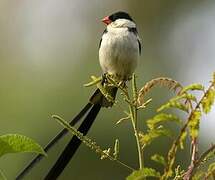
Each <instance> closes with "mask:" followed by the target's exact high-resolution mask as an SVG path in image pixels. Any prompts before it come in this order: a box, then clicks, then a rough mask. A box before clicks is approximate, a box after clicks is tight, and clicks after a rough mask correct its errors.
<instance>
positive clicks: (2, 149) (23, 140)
mask: <svg viewBox="0 0 215 180" xmlns="http://www.w3.org/2000/svg"><path fill="white" fill-rule="evenodd" d="M19 152H35V153H38V154H43V155H46V153H45V152H44V150H43V148H42V147H41V146H40V145H39V144H37V143H36V142H35V141H34V140H32V139H30V138H28V137H26V136H23V135H19V134H6V135H2V136H0V157H1V156H3V155H4V154H7V153H19Z"/></svg>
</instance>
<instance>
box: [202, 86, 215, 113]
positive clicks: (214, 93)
mask: <svg viewBox="0 0 215 180" xmlns="http://www.w3.org/2000/svg"><path fill="white" fill-rule="evenodd" d="M214 101H215V88H211V89H210V90H209V91H207V93H206V94H205V96H204V98H203V100H202V102H201V105H202V108H203V111H204V113H206V114H207V113H209V112H210V110H211V107H212V105H213V104H214Z"/></svg>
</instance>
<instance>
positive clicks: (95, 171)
mask: <svg viewBox="0 0 215 180" xmlns="http://www.w3.org/2000/svg"><path fill="white" fill-rule="evenodd" d="M118 10H124V11H127V12H129V13H130V14H131V15H132V17H133V18H134V19H135V21H136V23H137V25H138V30H139V34H140V37H141V38H142V41H143V53H142V57H141V59H140V64H139V66H138V69H137V72H136V73H137V75H138V86H139V87H141V85H143V84H144V83H145V82H146V81H148V80H150V79H152V78H155V77H159V76H168V77H171V78H173V79H176V80H178V81H179V82H181V83H182V84H183V85H188V84H189V83H194V82H197V83H202V84H204V85H208V84H209V80H210V78H211V76H212V72H213V71H214V70H215V18H214V17H215V1H213V0H206V1H201V0H188V1H187V0H181V1H177V0H163V1H156V0H151V1H147V0H142V1H138V0H117V1H115V0H109V1H104V0H90V1H84V0H37V1H35V0H19V1H17V0H0V134H5V133H19V134H23V135H27V136H29V137H31V138H33V139H35V140H36V141H37V142H39V143H40V144H41V145H45V144H46V143H47V142H48V141H49V139H50V138H51V137H53V135H55V134H56V133H57V132H58V131H59V130H60V129H61V127H60V125H59V124H58V123H57V122H56V121H54V120H52V119H51V117H50V116H51V115H52V114H58V115H61V116H62V117H64V118H65V119H67V120H69V119H71V118H72V117H73V116H74V115H75V114H76V113H77V112H78V111H79V110H80V109H81V107H82V106H83V105H84V104H85V103H86V101H87V99H88V97H89V96H90V93H91V91H92V90H93V89H92V88H84V87H83V84H84V83H86V82H88V81H89V79H90V78H89V77H90V75H100V74H101V70H100V67H99V63H98V43H99V40H100V37H101V34H102V32H103V29H104V28H105V27H104V24H102V23H101V18H103V17H104V16H105V15H109V14H111V13H112V12H115V11H118ZM170 95H172V94H170V93H169V92H168V91H167V90H166V89H158V90H154V91H153V93H151V94H150V96H151V97H152V98H153V103H152V104H151V105H150V106H149V108H148V109H147V110H146V112H143V113H142V114H141V115H142V116H141V122H142V123H143V124H144V120H145V119H147V118H149V117H151V116H152V115H153V114H154V113H155V109H156V108H157V107H158V106H159V104H161V103H164V102H165V100H166V98H167V97H168V96H170ZM122 115H123V114H122V113H121V111H120V109H118V108H117V107H114V108H113V109H111V110H110V109H104V110H102V111H101V113H100V115H99V116H98V118H97V121H96V122H95V124H94V126H93V128H92V129H91V131H90V133H89V136H90V137H92V138H93V139H95V140H96V141H97V143H98V144H99V145H101V146H102V147H104V148H107V147H109V146H112V145H113V143H114V139H115V138H119V139H120V147H121V155H120V158H121V159H122V160H123V161H125V162H127V163H128V164H130V165H131V166H134V167H137V155H136V146H135V140H134V137H133V134H132V132H131V126H130V124H129V123H123V124H121V125H118V126H116V125H115V122H116V121H117V120H118V119H119V118H121V117H122ZM214 117H215V112H214V111H212V112H211V113H210V114H209V116H207V117H204V119H203V121H202V123H201V138H200V144H201V149H203V148H206V147H207V146H208V145H209V144H210V143H211V142H212V141H213V140H214V139H215V132H214V129H215V121H214V120H215V119H214ZM70 137H71V136H67V138H65V139H64V140H63V141H61V142H60V143H58V145H57V146H56V147H55V148H54V149H53V150H52V151H51V152H50V153H49V156H48V158H45V159H44V160H43V161H41V162H40V164H38V165H37V166H36V167H35V168H34V169H33V170H32V172H31V173H30V174H29V175H28V176H27V177H26V179H29V180H39V179H42V178H43V177H44V175H45V174H46V172H47V170H48V168H49V167H50V166H51V165H52V164H53V163H54V161H55V159H56V157H57V156H58V155H59V153H60V152H61V150H62V149H63V147H64V145H65V144H66V142H67V141H68V140H69V138H70ZM170 143H171V141H170V140H167V139H161V140H159V141H155V143H154V144H153V146H152V148H151V149H147V153H150V154H153V153H154V152H156V151H157V150H159V151H160V152H161V153H163V152H165V148H166V147H168V145H169V144H170ZM180 153H181V152H180ZM188 153H189V147H188V146H187V147H186V150H185V154H183V156H180V157H179V158H178V160H179V161H183V162H185V160H186V159H188ZM32 157H34V155H33V154H16V155H14V154H11V155H7V156H4V157H3V158H1V159H0V169H2V171H3V172H4V173H5V174H6V176H7V177H8V179H11V180H12V179H14V177H15V175H17V173H18V172H19V171H20V170H21V169H22V168H23V167H24V166H25V165H26V163H27V162H29V160H30V159H31V158H32ZM146 163H147V164H148V165H153V166H155V164H153V163H151V162H150V160H149V157H146ZM186 165H187V163H186V162H185V163H184V167H186ZM155 167H156V166H155ZM158 168H159V167H158ZM128 174H129V171H128V170H127V169H125V168H124V167H120V166H119V165H118V164H115V163H114V162H110V161H108V160H104V161H101V160H100V159H99V157H98V155H96V154H95V153H94V152H92V151H91V150H89V149H88V148H87V147H85V146H84V145H82V146H81V148H80V150H79V151H78V152H77V153H76V156H75V157H74V159H73V160H72V161H71V163H70V164H69V166H68V167H67V168H66V170H65V171H64V173H63V174H62V176H61V177H60V178H59V179H61V180H67V179H77V180H83V179H102V180H109V179H113V180H119V179H123V178H124V177H125V176H127V175H128Z"/></svg>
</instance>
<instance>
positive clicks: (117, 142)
mask: <svg viewBox="0 0 215 180" xmlns="http://www.w3.org/2000/svg"><path fill="white" fill-rule="evenodd" d="M113 157H114V158H115V159H117V158H118V157H119V139H116V140H115V144H114V152H113Z"/></svg>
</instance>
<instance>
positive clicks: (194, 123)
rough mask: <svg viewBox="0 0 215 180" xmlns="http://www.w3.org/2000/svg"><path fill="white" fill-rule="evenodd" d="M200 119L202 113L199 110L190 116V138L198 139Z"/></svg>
mask: <svg viewBox="0 0 215 180" xmlns="http://www.w3.org/2000/svg"><path fill="white" fill-rule="evenodd" d="M200 118H201V111H199V110H196V111H193V112H192V114H191V116H190V120H189V123H188V127H189V131H190V136H191V137H192V138H196V137H197V136H198V134H199V123H200Z"/></svg>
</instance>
